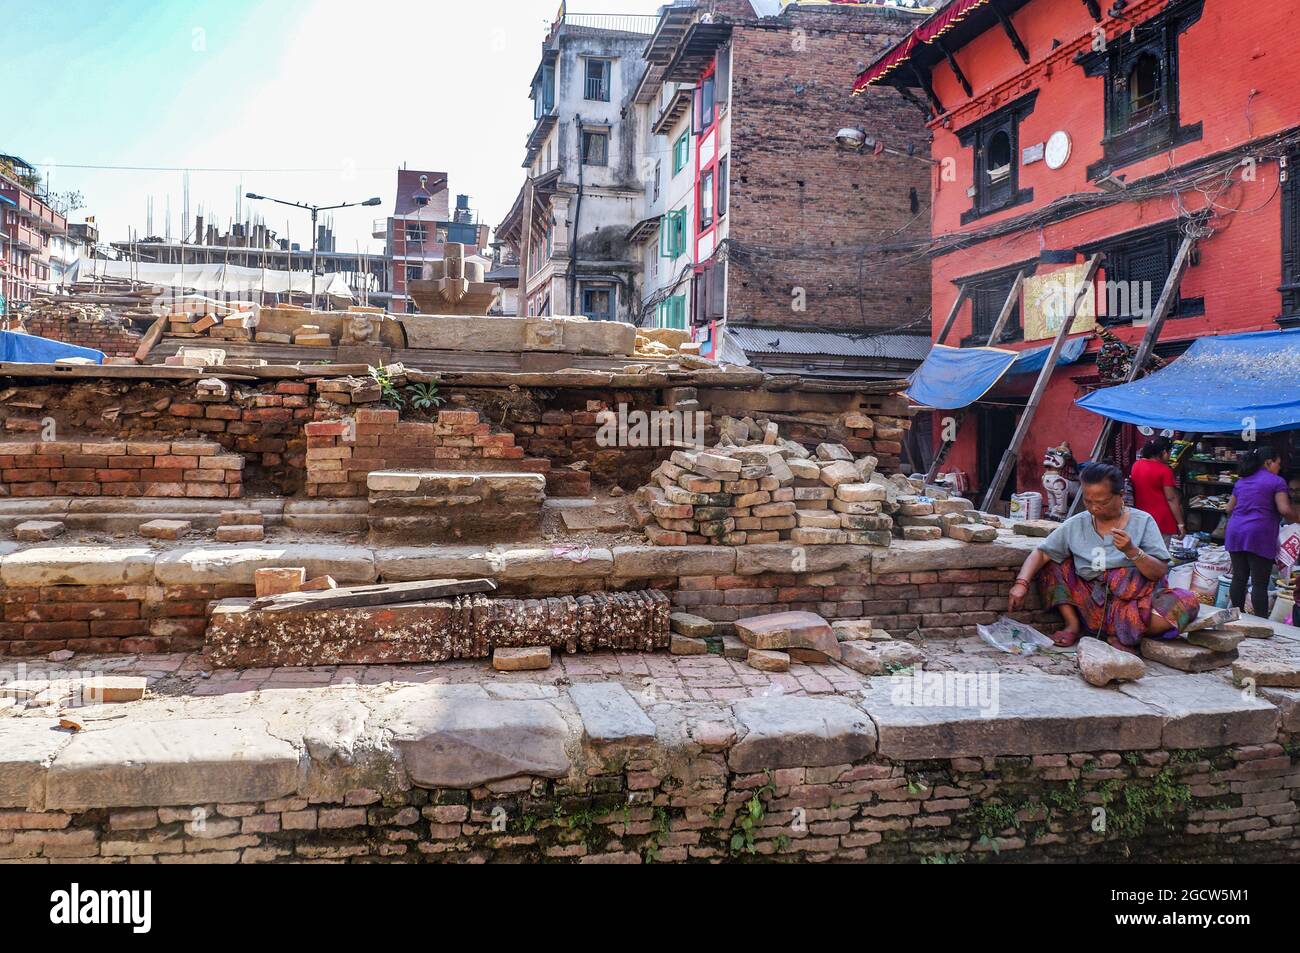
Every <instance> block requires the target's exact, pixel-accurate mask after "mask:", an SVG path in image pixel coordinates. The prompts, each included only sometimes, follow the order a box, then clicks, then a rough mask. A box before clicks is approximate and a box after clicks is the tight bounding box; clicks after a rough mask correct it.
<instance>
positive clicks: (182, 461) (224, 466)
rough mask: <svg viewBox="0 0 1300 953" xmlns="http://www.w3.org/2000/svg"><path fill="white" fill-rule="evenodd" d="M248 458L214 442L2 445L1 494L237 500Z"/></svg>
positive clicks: (25, 441) (137, 441) (123, 441)
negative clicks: (229, 451) (245, 458)
mask: <svg viewBox="0 0 1300 953" xmlns="http://www.w3.org/2000/svg"><path fill="white" fill-rule="evenodd" d="M243 468H244V458H243V457H241V456H240V455H239V454H235V453H226V452H225V451H224V450H223V449H222V447H221V445H220V444H218V443H214V442H212V441H209V440H174V441H167V440H102V439H101V440H87V441H73V440H55V441H38V440H23V441H10V442H7V443H0V495H6V496H148V497H199V498H213V499H221V498H236V497H239V496H241V495H242V494H243V483H242V480H243Z"/></svg>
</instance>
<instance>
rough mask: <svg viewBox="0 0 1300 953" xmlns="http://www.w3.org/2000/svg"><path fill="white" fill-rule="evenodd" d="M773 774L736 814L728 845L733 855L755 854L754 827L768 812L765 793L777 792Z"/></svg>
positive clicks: (770, 794) (769, 774)
mask: <svg viewBox="0 0 1300 953" xmlns="http://www.w3.org/2000/svg"><path fill="white" fill-rule="evenodd" d="M771 778H772V775H771V773H770V772H769V773H768V782H767V784H765V785H763V786H762V787H761V788H759V789H758V790H757V791H755V792H754V795H753V797H751V798H750V799H749V800H748V801H746V802H745V804H744V806H743V807H742V808H741V809H740V811H739V812H738V813H737V814H736V825H735V827H734V828H733V829H732V832H731V840H730V841H729V842H728V844H727V846H728V848H729V849H730V851H731V854H732V856H735V855H737V854H754V853H757V850H758V849H757V848H756V847H755V846H754V829H755V828H756V827H758V825H759V823H760V822H762V820H763V817H764V815H766V814H767V805H766V804H764V803H763V795H764V794H766V795H768V796H769V797H770V796H772V795H773V794H775V793H776V785H775V784H773V783H772V780H771Z"/></svg>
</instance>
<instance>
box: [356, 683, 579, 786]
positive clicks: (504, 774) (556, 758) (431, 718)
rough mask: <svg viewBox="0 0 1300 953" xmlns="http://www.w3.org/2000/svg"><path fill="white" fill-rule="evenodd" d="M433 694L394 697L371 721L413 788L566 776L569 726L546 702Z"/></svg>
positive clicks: (421, 691) (415, 691)
mask: <svg viewBox="0 0 1300 953" xmlns="http://www.w3.org/2000/svg"><path fill="white" fill-rule="evenodd" d="M433 688H436V686H419V687H417V688H411V689H404V690H401V691H397V692H394V693H393V694H392V695H390V696H389V697H388V699H387V700H386V704H385V705H384V706H383V710H382V713H381V714H380V716H379V718H378V719H377V720H378V721H379V723H381V724H383V723H387V725H388V727H389V728H390V730H391V731H392V733H393V744H394V745H395V746H396V747H397V749H398V750H399V751H400V752H401V755H402V761H403V764H404V765H405V766H406V772H407V775H408V776H409V777H410V779H411V782H412V783H413V784H416V785H418V786H419V787H424V788H442V787H446V788H473V787H477V786H479V785H483V784H487V783H488V782H490V781H501V780H504V779H506V778H513V777H518V776H520V775H534V776H538V777H546V778H559V777H563V776H564V775H566V774H567V773H568V772H569V766H570V762H569V756H568V753H567V751H566V745H567V744H568V742H569V740H570V733H569V727H568V725H567V724H566V723H565V721H564V719H563V718H562V717H561V716H560V713H559V712H558V711H556V710H555V707H554V706H553V705H551V704H550V703H549V702H544V701H499V700H479V699H474V698H448V697H441V696H439V695H438V694H437V693H435V692H433V691H431V689H433Z"/></svg>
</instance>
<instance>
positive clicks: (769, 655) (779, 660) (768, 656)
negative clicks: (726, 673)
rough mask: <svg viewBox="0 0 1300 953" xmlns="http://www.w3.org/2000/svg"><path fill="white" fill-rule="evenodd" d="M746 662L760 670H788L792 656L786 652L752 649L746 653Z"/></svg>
mask: <svg viewBox="0 0 1300 953" xmlns="http://www.w3.org/2000/svg"><path fill="white" fill-rule="evenodd" d="M745 664H746V665H748V666H749V667H750V668H753V669H757V670H758V671H760V672H788V671H790V656H789V655H788V654H787V653H785V652H777V651H770V650H764V649H750V650H749V651H748V653H746V655H745Z"/></svg>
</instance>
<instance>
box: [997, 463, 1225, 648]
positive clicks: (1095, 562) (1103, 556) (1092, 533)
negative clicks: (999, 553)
mask: <svg viewBox="0 0 1300 953" xmlns="http://www.w3.org/2000/svg"><path fill="white" fill-rule="evenodd" d="M1079 479H1080V481H1081V482H1082V483H1083V503H1084V506H1085V507H1086V512H1083V513H1078V514H1076V515H1074V516H1071V517H1070V518H1069V519H1067V520H1066V521H1065V522H1064V523H1062V524H1061V525H1060V526H1058V527H1057V528H1056V529H1055V530H1053V531H1052V533H1051V535H1049V536H1048V537H1047V538H1046V539H1044V540H1043V542H1042V543H1041V544H1040V545H1039V546H1038V548H1037V549H1035V550H1034V551H1033V552H1032V553H1030V554H1029V558H1028V559H1026V560H1025V564H1024V565H1023V566H1022V567H1021V568H1020V573H1019V574H1018V575H1017V577H1016V581H1015V583H1014V584H1013V585H1012V587H1011V598H1010V601H1009V606H1010V609H1011V611H1013V612H1014V611H1016V610H1018V609H1021V608H1023V606H1024V604H1025V596H1026V595H1027V594H1028V592H1029V584H1030V583H1031V582H1032V581H1033V580H1034V579H1035V578H1037V580H1038V586H1039V589H1040V591H1041V592H1042V595H1043V602H1044V603H1045V604H1046V605H1048V606H1051V607H1053V608H1055V609H1057V610H1059V611H1060V613H1061V617H1062V618H1063V619H1065V628H1064V629H1062V630H1061V631H1060V632H1057V633H1056V634H1055V635H1054V636H1053V637H1052V640H1053V641H1054V642H1056V644H1057V645H1061V646H1068V645H1073V644H1074V643H1075V642H1077V641H1078V640H1079V636H1080V635H1084V634H1087V635H1095V636H1097V637H1098V638H1103V639H1105V640H1106V641H1107V642H1109V643H1110V644H1111V645H1113V646H1114V647H1115V648H1118V649H1125V650H1126V651H1129V652H1132V651H1134V650H1135V648H1136V646H1137V645H1138V643H1139V642H1140V641H1141V640H1142V637H1143V636H1153V637H1156V638H1165V639H1172V638H1175V637H1176V636H1177V635H1178V630H1179V629H1181V628H1183V627H1184V626H1186V625H1187V624H1188V623H1189V622H1191V621H1192V620H1193V619H1195V618H1196V613H1197V611H1198V610H1199V609H1200V602H1199V601H1197V598H1196V596H1195V595H1193V594H1192V593H1190V592H1188V591H1187V590H1185V589H1169V588H1167V587H1166V585H1165V575H1166V574H1167V573H1168V572H1169V550H1168V549H1166V548H1165V541H1164V537H1163V536H1161V535H1160V527H1159V526H1157V525H1156V521H1155V520H1154V519H1153V518H1152V517H1151V516H1150V514H1148V513H1144V512H1143V511H1142V510H1136V509H1132V508H1130V507H1127V506H1125V505H1124V495H1123V491H1124V478H1123V475H1122V474H1121V473H1120V471H1119V469H1118V468H1116V467H1112V466H1109V465H1107V464H1104V463H1089V464H1087V465H1086V466H1084V467H1083V469H1082V470H1081V471H1080V473H1079Z"/></svg>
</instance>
